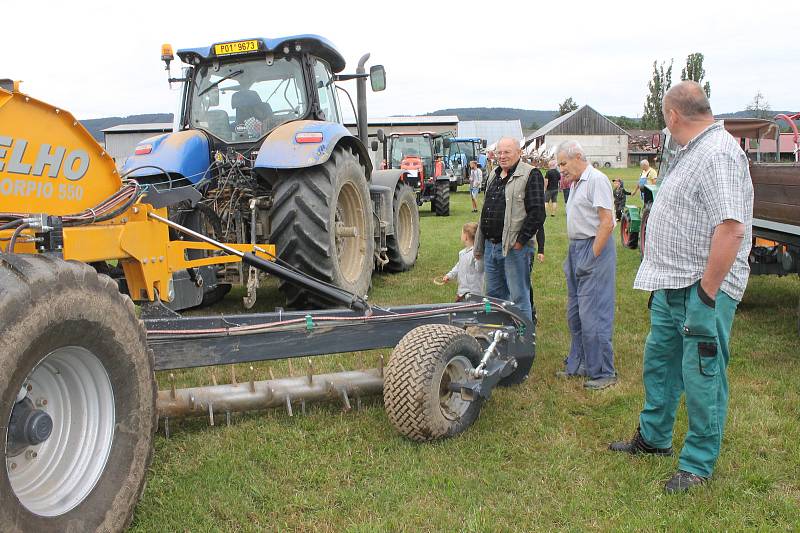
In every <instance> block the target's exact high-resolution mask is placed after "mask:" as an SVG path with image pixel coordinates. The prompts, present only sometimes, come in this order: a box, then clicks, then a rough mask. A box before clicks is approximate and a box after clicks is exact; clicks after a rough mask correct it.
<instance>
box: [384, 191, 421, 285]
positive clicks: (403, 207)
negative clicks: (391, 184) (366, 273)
mask: <svg viewBox="0 0 800 533" xmlns="http://www.w3.org/2000/svg"><path fill="white" fill-rule="evenodd" d="M393 205H394V214H393V215H392V216H393V221H392V222H393V225H394V235H387V236H386V248H387V250H386V255H387V256H388V258H389V262H388V263H387V264H386V266H385V267H384V268H385V269H386V270H387V271H389V272H405V271H406V270H409V269H410V268H411V267H413V266H414V264H415V263H416V262H417V255H418V254H419V208H418V207H417V196H416V194H414V189H412V188H411V187H409V186H408V185H405V184H403V183H398V184H397V187H396V188H395V190H394V201H393Z"/></svg>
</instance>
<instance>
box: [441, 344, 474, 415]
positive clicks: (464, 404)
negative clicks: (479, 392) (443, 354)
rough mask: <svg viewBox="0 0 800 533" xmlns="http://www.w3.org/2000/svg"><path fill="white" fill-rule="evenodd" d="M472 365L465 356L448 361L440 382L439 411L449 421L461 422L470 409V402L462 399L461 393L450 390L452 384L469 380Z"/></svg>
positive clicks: (458, 356)
mask: <svg viewBox="0 0 800 533" xmlns="http://www.w3.org/2000/svg"><path fill="white" fill-rule="evenodd" d="M471 368H472V363H471V362H470V360H469V359H467V358H466V357H464V356H463V355H457V356H455V357H453V358H452V359H450V361H448V363H447V366H445V367H444V371H443V372H442V379H441V381H440V382H439V409H440V410H441V412H442V415H443V416H444V417H445V418H447V419H448V420H459V419H460V418H461V417H462V416H464V413H466V412H467V409H469V404H470V402H469V401H467V400H464V399H463V398H462V397H461V393H460V392H454V391H451V390H450V383H464V382H465V381H467V380H468V379H469V370H470V369H471Z"/></svg>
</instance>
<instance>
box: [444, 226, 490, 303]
mask: <svg viewBox="0 0 800 533" xmlns="http://www.w3.org/2000/svg"><path fill="white" fill-rule="evenodd" d="M477 231H478V224H477V223H476V222H467V223H466V224H464V226H463V227H462V228H461V242H462V243H464V249H463V250H461V251H460V252H458V262H457V263H456V265H455V266H454V267H453V269H452V270H451V271H450V272H448V273H447V274H445V275H444V277H443V278H442V281H444V282H445V283H447V282H448V281H450V280H451V279H458V291H456V301H457V302H460V301H462V300H463V299H464V296H465V295H466V294H467V293H471V294H483V261H482V260H480V259H475V256H474V255H472V247H473V245H474V244H475V233H476V232H477Z"/></svg>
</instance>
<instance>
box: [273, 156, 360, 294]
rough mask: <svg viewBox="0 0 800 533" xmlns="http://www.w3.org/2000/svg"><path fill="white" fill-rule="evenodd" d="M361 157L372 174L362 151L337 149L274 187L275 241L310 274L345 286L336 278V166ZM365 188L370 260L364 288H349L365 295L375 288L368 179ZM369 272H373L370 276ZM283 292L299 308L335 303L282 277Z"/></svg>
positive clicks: (281, 251)
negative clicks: (332, 242) (331, 222)
mask: <svg viewBox="0 0 800 533" xmlns="http://www.w3.org/2000/svg"><path fill="white" fill-rule="evenodd" d="M348 160H350V161H353V160H354V161H355V162H356V164H357V165H358V166H359V168H360V169H361V175H362V176H364V175H365V174H366V168H365V167H364V165H363V164H362V163H361V161H360V160H359V158H358V156H357V155H356V153H355V152H354V151H353V150H352V149H351V148H348V147H337V148H336V149H335V150H334V151H333V153H332V154H331V157H330V158H329V159H328V160H327V161H326V162H325V163H323V164H321V165H317V166H315V167H310V168H304V169H300V170H296V171H285V172H282V173H281V177H280V179H279V181H278V183H277V184H276V186H275V188H274V192H275V195H274V199H273V206H272V210H271V213H270V218H271V238H270V239H271V241H272V242H273V243H274V244H275V246H276V251H277V255H278V257H280V258H281V259H282V260H284V261H286V262H287V263H289V264H290V265H292V266H294V267H295V268H298V269H300V270H301V271H303V272H305V273H306V274H308V275H310V276H312V277H314V278H317V279H319V280H322V281H325V282H327V283H333V284H336V285H340V286H341V284H340V283H338V282H337V279H336V273H337V267H336V266H335V265H334V254H332V252H331V250H330V246H329V242H330V235H329V231H332V230H333V228H331V229H330V230H329V228H328V225H329V221H328V214H329V213H330V210H331V209H332V206H331V201H332V196H333V181H334V179H335V176H336V167H337V166H340V165H345V164H348V162H349V161H348ZM362 185H363V188H364V191H366V192H365V198H364V201H365V203H364V208H365V209H366V210H367V214H366V227H367V234H368V237H367V239H366V244H367V246H366V248H367V249H366V252H367V253H365V256H367V257H366V258H365V261H364V269H365V273H363V274H362V276H361V277H360V278H359V286H358V287H343V288H345V289H347V290H351V291H352V292H355V293H357V294H359V295H362V296H363V295H365V294H366V293H367V291H369V287H370V284H371V279H370V278H371V275H372V265H373V260H372V249H373V247H374V241H373V238H372V202H371V200H370V196H369V190H368V189H367V188H366V187H367V185H366V179H365V180H364V182H363V184H362ZM366 270H369V275H366ZM280 290H281V292H283V294H284V295H285V296H286V299H287V305H288V306H289V307H293V308H308V307H317V308H319V307H330V302H328V301H327V300H324V299H321V298H319V297H318V296H317V295H316V294H313V293H310V292H308V291H306V290H304V289H300V288H298V287H296V286H295V285H293V284H291V283H288V282H285V281H281V282H280Z"/></svg>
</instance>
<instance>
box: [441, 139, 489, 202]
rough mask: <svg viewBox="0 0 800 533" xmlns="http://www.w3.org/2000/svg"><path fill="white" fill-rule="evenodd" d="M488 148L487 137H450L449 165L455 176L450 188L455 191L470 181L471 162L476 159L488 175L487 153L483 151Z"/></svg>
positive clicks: (479, 166)
mask: <svg viewBox="0 0 800 533" xmlns="http://www.w3.org/2000/svg"><path fill="white" fill-rule="evenodd" d="M485 148H486V139H480V138H478V137H456V138H453V139H450V146H449V148H448V156H447V161H448V167H449V168H450V170H451V171H452V173H453V175H454V176H455V180H450V190H451V191H455V190H456V189H457V188H458V186H459V185H464V184H465V183H469V162H470V161H476V162H477V163H478V168H479V169H481V173H482V174H483V175H484V178H485V177H486V168H487V167H486V161H487V159H486V154H484V153H481V151H482V150H483V149H485Z"/></svg>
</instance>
